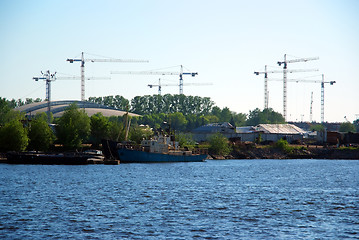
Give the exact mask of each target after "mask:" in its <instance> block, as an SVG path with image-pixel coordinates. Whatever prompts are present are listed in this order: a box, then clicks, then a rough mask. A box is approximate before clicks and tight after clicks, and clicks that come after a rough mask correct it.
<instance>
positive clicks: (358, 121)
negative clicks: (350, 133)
mask: <svg viewBox="0 0 359 240" xmlns="http://www.w3.org/2000/svg"><path fill="white" fill-rule="evenodd" d="M353 125H354V126H355V128H356V131H357V132H359V119H357V120H355V121H354V122H353Z"/></svg>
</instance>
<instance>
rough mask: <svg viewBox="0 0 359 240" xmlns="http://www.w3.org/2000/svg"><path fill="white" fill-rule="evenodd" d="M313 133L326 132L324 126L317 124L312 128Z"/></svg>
mask: <svg viewBox="0 0 359 240" xmlns="http://www.w3.org/2000/svg"><path fill="white" fill-rule="evenodd" d="M310 130H311V131H317V132H324V130H325V127H324V126H323V125H322V124H315V125H312V126H311V127H310Z"/></svg>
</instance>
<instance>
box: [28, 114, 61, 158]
mask: <svg viewBox="0 0 359 240" xmlns="http://www.w3.org/2000/svg"><path fill="white" fill-rule="evenodd" d="M43 115H45V116H41V115H40V116H38V117H35V119H34V120H32V121H31V123H30V125H29V134H28V136H29V140H30V141H29V146H28V149H29V150H37V151H47V150H49V148H50V146H51V145H52V144H53V142H54V140H55V135H54V133H53V131H52V130H51V128H50V127H49V125H48V124H47V116H46V114H45V113H44V114H43Z"/></svg>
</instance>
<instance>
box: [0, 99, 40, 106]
mask: <svg viewBox="0 0 359 240" xmlns="http://www.w3.org/2000/svg"><path fill="white" fill-rule="evenodd" d="M0 101H5V102H7V105H8V106H9V107H10V108H16V107H20V106H23V105H26V104H30V103H34V102H42V99H41V98H36V99H33V98H26V99H25V101H24V100H22V99H17V100H15V99H11V100H6V99H5V98H0Z"/></svg>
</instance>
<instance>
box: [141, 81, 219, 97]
mask: <svg viewBox="0 0 359 240" xmlns="http://www.w3.org/2000/svg"><path fill="white" fill-rule="evenodd" d="M183 85H186V86H204V85H212V83H184V84H183ZM147 86H148V87H150V88H153V87H158V95H161V88H162V86H178V84H161V78H159V79H158V84H148V85H147Z"/></svg>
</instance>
